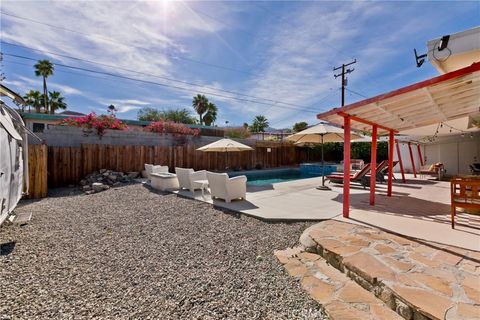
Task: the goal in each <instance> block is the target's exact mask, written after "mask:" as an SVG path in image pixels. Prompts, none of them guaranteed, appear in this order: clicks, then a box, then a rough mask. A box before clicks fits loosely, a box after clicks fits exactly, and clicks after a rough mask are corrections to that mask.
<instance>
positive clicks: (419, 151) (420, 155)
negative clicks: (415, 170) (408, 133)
mask: <svg viewBox="0 0 480 320" xmlns="http://www.w3.org/2000/svg"><path fill="white" fill-rule="evenodd" d="M421 149H422V148H420V145H419V144H417V150H418V157H419V158H420V165H421V166H422V167H423V166H424V165H425V163H423V157H422V150H421Z"/></svg>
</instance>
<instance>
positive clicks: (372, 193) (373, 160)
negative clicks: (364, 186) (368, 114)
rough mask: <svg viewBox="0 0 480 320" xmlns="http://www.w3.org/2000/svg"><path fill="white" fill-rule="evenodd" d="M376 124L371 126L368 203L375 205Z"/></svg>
mask: <svg viewBox="0 0 480 320" xmlns="http://www.w3.org/2000/svg"><path fill="white" fill-rule="evenodd" d="M377 131H378V130H377V126H376V125H374V126H373V127H372V146H371V151H370V153H371V157H372V158H371V160H370V173H371V174H370V205H372V206H373V205H375V182H376V181H375V180H376V178H377Z"/></svg>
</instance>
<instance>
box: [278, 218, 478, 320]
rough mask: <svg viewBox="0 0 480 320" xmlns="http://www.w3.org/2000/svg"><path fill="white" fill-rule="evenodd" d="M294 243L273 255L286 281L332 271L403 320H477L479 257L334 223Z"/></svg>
mask: <svg viewBox="0 0 480 320" xmlns="http://www.w3.org/2000/svg"><path fill="white" fill-rule="evenodd" d="M300 243H301V247H298V248H295V249H289V250H286V251H283V252H280V251H279V252H276V255H277V257H278V258H279V260H280V262H281V263H283V264H284V266H285V268H286V269H287V271H288V272H289V273H290V274H292V275H297V276H298V275H300V274H302V272H303V274H302V278H304V277H305V275H310V276H311V275H312V274H315V271H316V269H315V268H316V267H318V266H321V267H322V268H323V269H322V270H331V269H335V270H336V271H337V272H340V273H342V274H343V275H344V276H345V277H348V279H350V281H354V282H356V283H357V285H359V286H361V287H362V288H363V290H366V291H368V292H370V293H371V294H372V295H374V296H375V297H376V298H377V299H378V300H381V301H382V302H383V303H384V305H385V306H388V307H389V308H390V309H392V310H394V311H395V312H397V313H398V314H399V315H401V316H402V317H403V318H404V319H408V320H410V319H415V320H417V319H422V320H424V319H435V320H437V319H442V320H443V319H447V320H453V319H480V253H479V252H475V251H469V250H463V249H459V248H455V247H449V246H442V245H438V244H432V243H429V244H425V243H422V242H420V241H415V240H413V239H407V238H404V237H401V236H398V235H395V234H392V233H387V232H384V231H381V230H378V229H373V228H368V227H364V226H360V225H355V224H350V223H344V222H339V221H334V220H328V221H324V222H321V223H318V224H315V225H313V226H312V227H310V228H308V229H307V230H305V232H304V233H303V234H302V236H301V237H300ZM307 257H308V259H309V260H310V262H313V265H312V264H311V263H310V262H308V261H307V260H308V259H307ZM320 258H321V259H320ZM319 261H321V262H319ZM325 266H328V267H329V269H326V267H325ZM312 268H314V269H312ZM321 274H325V272H321ZM302 281H303V280H302ZM315 281H317V280H315ZM324 288H328V287H325V286H324ZM317 301H318V300H317ZM319 302H320V301H319ZM343 302H345V301H343ZM320 303H321V302H320Z"/></svg>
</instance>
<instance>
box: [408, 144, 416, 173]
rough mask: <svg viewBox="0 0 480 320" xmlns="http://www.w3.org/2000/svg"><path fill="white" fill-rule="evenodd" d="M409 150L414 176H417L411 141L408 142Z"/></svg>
mask: <svg viewBox="0 0 480 320" xmlns="http://www.w3.org/2000/svg"><path fill="white" fill-rule="evenodd" d="M408 151H409V152H410V161H411V162H412V171H413V177H414V178H416V177H417V171H416V170H415V161H414V160H413V152H412V144H411V143H410V142H409V143H408Z"/></svg>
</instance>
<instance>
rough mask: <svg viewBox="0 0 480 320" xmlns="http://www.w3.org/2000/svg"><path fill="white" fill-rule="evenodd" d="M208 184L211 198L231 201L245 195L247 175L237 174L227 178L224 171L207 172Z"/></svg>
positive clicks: (243, 197)
mask: <svg viewBox="0 0 480 320" xmlns="http://www.w3.org/2000/svg"><path fill="white" fill-rule="evenodd" d="M207 179H208V185H209V186H210V194H211V195H212V198H220V199H224V200H225V202H227V203H228V202H231V201H232V200H233V199H238V198H242V199H243V200H245V199H246V197H247V177H246V176H238V177H233V178H229V177H228V174H226V173H213V172H207Z"/></svg>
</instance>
